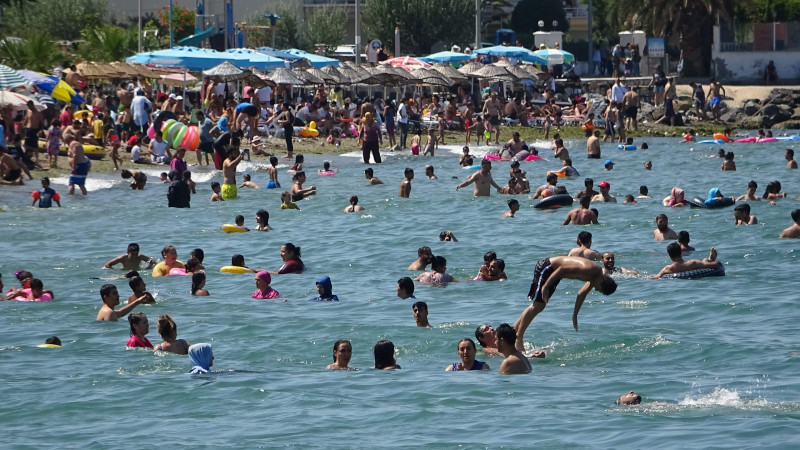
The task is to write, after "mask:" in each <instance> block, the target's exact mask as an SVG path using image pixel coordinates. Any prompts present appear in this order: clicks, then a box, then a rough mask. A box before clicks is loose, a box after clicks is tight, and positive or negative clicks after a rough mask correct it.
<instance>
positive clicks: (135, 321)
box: [126, 312, 153, 348]
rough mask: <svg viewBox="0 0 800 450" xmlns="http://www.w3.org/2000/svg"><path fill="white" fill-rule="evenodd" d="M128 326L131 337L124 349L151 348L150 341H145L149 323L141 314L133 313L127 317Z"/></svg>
mask: <svg viewBox="0 0 800 450" xmlns="http://www.w3.org/2000/svg"><path fill="white" fill-rule="evenodd" d="M128 324H129V325H130V327H131V337H130V339H128V343H127V344H126V347H138V348H153V344H152V343H150V339H147V333H149V332H150V323H149V322H148V321H147V316H146V315H145V314H144V313H143V312H135V313H133V314H131V315H130V316H128Z"/></svg>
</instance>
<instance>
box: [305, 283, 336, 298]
mask: <svg viewBox="0 0 800 450" xmlns="http://www.w3.org/2000/svg"><path fill="white" fill-rule="evenodd" d="M317 293H319V296H318V297H314V298H312V299H310V300H309V301H311V302H338V301H339V297H337V296H336V295H333V284H332V283H331V279H330V277H322V278H320V279H319V280H317Z"/></svg>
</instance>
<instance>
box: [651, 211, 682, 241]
mask: <svg viewBox="0 0 800 450" xmlns="http://www.w3.org/2000/svg"><path fill="white" fill-rule="evenodd" d="M653 239H655V240H656V241H671V240H673V239H678V234H677V233H675V230H673V229H672V228H670V227H669V219H668V218H667V215H666V214H659V215H657V216H656V229H655V230H653Z"/></svg>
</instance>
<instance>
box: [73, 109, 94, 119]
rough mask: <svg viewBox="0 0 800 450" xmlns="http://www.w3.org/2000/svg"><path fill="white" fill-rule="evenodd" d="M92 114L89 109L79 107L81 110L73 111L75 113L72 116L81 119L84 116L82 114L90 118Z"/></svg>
mask: <svg viewBox="0 0 800 450" xmlns="http://www.w3.org/2000/svg"><path fill="white" fill-rule="evenodd" d="M93 115H94V114H92V112H91V111H89V110H88V109H81V110H78V111H75V113H74V114H72V117H74V118H76V119H78V120H82V119H83V118H84V116H85V117H86V118H87V119H91V118H92V116H93Z"/></svg>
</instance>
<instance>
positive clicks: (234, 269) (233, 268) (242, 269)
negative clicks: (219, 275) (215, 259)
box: [219, 266, 251, 273]
mask: <svg viewBox="0 0 800 450" xmlns="http://www.w3.org/2000/svg"><path fill="white" fill-rule="evenodd" d="M219 271H220V272H224V273H249V272H251V271H250V270H248V269H247V267H241V266H222V268H220V269H219Z"/></svg>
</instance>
